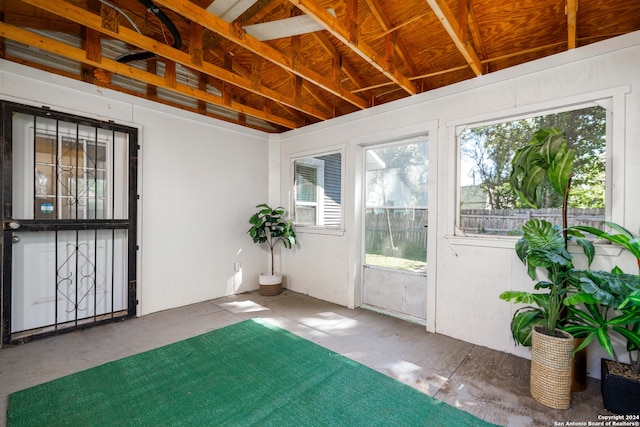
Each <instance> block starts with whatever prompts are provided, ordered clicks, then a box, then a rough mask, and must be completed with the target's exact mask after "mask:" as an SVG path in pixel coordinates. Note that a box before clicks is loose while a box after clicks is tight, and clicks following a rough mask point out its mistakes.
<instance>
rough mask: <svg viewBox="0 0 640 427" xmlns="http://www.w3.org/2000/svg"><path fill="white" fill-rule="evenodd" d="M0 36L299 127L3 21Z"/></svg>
mask: <svg viewBox="0 0 640 427" xmlns="http://www.w3.org/2000/svg"><path fill="white" fill-rule="evenodd" d="M0 37H5V38H8V39H10V40H14V41H17V42H20V43H24V44H26V45H28V46H33V47H35V48H38V49H41V50H43V51H47V52H51V53H54V54H56V55H60V56H63V57H65V58H69V59H72V60H74V61H77V62H80V63H85V64H88V65H92V66H94V67H101V68H103V69H105V70H107V71H109V72H112V73H116V74H120V75H123V76H127V77H129V78H132V79H134V80H138V81H141V82H143V83H147V84H151V85H154V86H157V87H161V88H164V89H167V90H170V91H172V92H176V93H180V94H183V95H187V96H189V97H192V98H195V99H199V100H202V101H206V102H209V103H211V104H215V105H220V106H225V107H228V108H230V109H232V110H234V111H237V112H239V113H244V114H248V115H251V116H253V117H256V118H258V119H261V120H266V121H268V122H271V123H275V124H278V125H281V126H284V127H286V128H289V129H295V128H297V127H299V126H300V124H299V123H296V122H292V121H291V120H288V119H285V118H283V117H275V116H273V115H272V116H271V117H270V118H269V119H267V117H266V115H265V114H264V112H263V111H262V110H258V109H255V108H252V107H248V106H246V105H241V104H239V103H237V102H231V105H228V106H226V105H224V103H223V102H222V99H221V98H220V97H219V96H217V95H214V94H212V93H209V92H204V91H202V90H199V89H196V88H192V87H190V86H186V85H183V84H181V83H177V84H176V85H175V87H170V86H167V85H166V82H165V78H164V77H163V76H158V75H155V74H151V73H149V72H147V71H144V70H140V69H138V68H135V67H131V66H129V65H127V64H122V63H120V62H117V61H114V60H112V59H109V58H104V57H103V58H102V60H101V61H100V62H95V61H91V60H89V59H88V58H87V52H86V51H85V50H83V49H80V48H76V47H73V46H70V45H68V44H65V43H62V42H59V41H57V40H54V39H51V38H48V37H44V36H42V35H39V34H36V33H33V32H31V31H27V30H23V29H22V28H18V27H14V26H12V25H8V24H5V23H4V22H0Z"/></svg>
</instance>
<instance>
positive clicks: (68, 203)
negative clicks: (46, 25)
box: [2, 103, 137, 344]
mask: <svg viewBox="0 0 640 427" xmlns="http://www.w3.org/2000/svg"><path fill="white" fill-rule="evenodd" d="M2 127H3V135H4V139H3V153H2V154H3V165H4V168H3V175H2V176H3V182H4V185H3V202H4V206H3V218H2V225H3V227H2V228H3V230H2V233H3V236H2V242H3V247H2V249H3V261H2V296H3V298H2V300H3V307H2V312H3V316H2V318H3V322H2V342H3V344H7V343H10V342H16V341H21V340H25V339H28V338H31V337H33V336H36V335H44V334H51V333H56V332H60V331H63V330H72V329H75V328H78V327H87V326H89V325H91V324H96V323H102V322H104V321H111V320H116V319H122V318H125V317H130V316H132V315H135V249H136V246H135V204H136V203H135V188H136V185H135V179H136V176H135V175H136V173H135V169H136V168H135V166H136V164H135V153H136V149H137V144H136V138H137V137H136V135H137V134H136V130H135V129H132V128H128V127H123V126H117V125H114V124H112V123H102V122H98V121H91V120H88V119H84V118H79V117H74V116H69V115H65V114H57V113H53V112H50V111H48V110H41V109H35V108H30V107H26V106H19V105H16V104H11V103H4V104H3V115H2ZM132 191H133V193H132Z"/></svg>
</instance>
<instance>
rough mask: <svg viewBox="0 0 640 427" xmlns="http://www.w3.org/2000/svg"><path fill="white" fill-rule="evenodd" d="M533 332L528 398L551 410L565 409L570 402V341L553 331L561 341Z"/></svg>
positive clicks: (565, 333)
mask: <svg viewBox="0 0 640 427" xmlns="http://www.w3.org/2000/svg"><path fill="white" fill-rule="evenodd" d="M539 329H541V328H540V327H539V326H536V327H535V328H534V329H533V335H532V345H531V383H530V386H531V396H532V397H533V398H534V399H535V400H537V401H538V402H540V403H542V404H543V405H546V406H548V407H550V408H554V409H567V408H569V404H570V402H571V379H572V372H571V366H572V364H573V358H572V355H571V353H572V352H573V337H572V336H571V334H569V333H567V332H564V331H560V330H556V332H557V333H558V334H560V335H562V337H556V336H551V335H546V334H544V333H542V332H539Z"/></svg>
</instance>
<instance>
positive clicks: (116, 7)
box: [98, 0, 142, 34]
mask: <svg viewBox="0 0 640 427" xmlns="http://www.w3.org/2000/svg"><path fill="white" fill-rule="evenodd" d="M98 1H100V3H102V4H104V5H106V6H109V7H110V8H111V9H113V10H115V11H116V12H118V13H119V14H120V15H122V16H124V17H125V18H126V19H127V21H129V23H130V24H131V26H132V27H133V28H134V29H135V30H136V31H137V32H138V34H142V31H140V28H138V26H137V25H136V23H135V22H134V20H133V19H131V17H130V16H129V15H127V14H126V13H125V12H124V10H122V9H120V8H119V7H118V6H116V5H115V4H113V3H109V2H108V1H107V0H98Z"/></svg>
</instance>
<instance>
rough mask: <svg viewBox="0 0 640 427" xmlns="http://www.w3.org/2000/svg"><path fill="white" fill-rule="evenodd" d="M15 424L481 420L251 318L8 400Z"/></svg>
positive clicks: (455, 422)
mask: <svg viewBox="0 0 640 427" xmlns="http://www.w3.org/2000/svg"><path fill="white" fill-rule="evenodd" d="M7 421H8V425H9V426H63V425H68V426H83V427H84V426H92V425H95V426H213V425H222V426H254V425H260V426H278V427H282V426H348V427H352V426H367V427H369V426H375V425H378V426H439V425H441V426H478V425H490V424H487V423H485V422H484V421H482V420H480V419H478V418H476V417H474V416H472V415H470V414H468V413H466V412H463V411H460V410H458V409H455V408H453V407H451V406H449V405H447V404H445V403H443V402H440V401H438V400H435V399H433V398H431V397H429V396H428V395H426V394H423V393H421V392H419V391H417V390H415V389H413V388H411V387H409V386H407V385H405V384H403V383H400V382H398V381H395V380H393V379H392V378H389V377H387V376H385V375H383V374H381V373H379V372H377V371H374V370H372V369H370V368H367V367H366V366H364V365H361V364H359V363H357V362H354V361H352V360H350V359H347V358H345V357H343V356H341V355H339V354H337V353H334V352H332V351H330V350H327V349H325V348H323V347H320V346H318V345H316V344H314V343H312V342H310V341H307V340H305V339H302V338H299V337H297V336H295V335H293V334H291V333H290V332H287V331H285V330H282V329H279V328H277V327H275V326H272V325H270V324H268V323H267V322H264V321H261V320H259V319H256V320H246V321H244V322H241V323H237V324H235V325H231V326H228V327H225V328H222V329H218V330H215V331H212V332H209V333H207V334H204V335H200V336H197V337H194V338H191V339H188V340H185V341H180V342H177V343H175V344H171V345H168V346H165V347H161V348H158V349H155V350H151V351H147V352H145V353H141V354H137V355H134V356H130V357H127V358H124V359H120V360H117V361H114V362H110V363H107V364H104V365H102V366H98V367H95V368H92V369H88V370H86V371H83V372H78V373H75V374H72V375H68V376H66V377H63V378H60V379H57V380H54V381H50V382H48V383H45V384H41V385H38V386H35V387H31V388H28V389H26V390H22V391H19V392H16V393H13V394H11V395H10V396H9V409H8V415H7Z"/></svg>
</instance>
